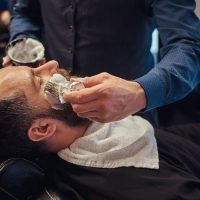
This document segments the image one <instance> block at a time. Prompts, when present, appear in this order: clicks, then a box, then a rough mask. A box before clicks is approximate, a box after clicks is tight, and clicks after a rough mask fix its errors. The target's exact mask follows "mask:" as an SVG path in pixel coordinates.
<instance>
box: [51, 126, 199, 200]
mask: <svg viewBox="0 0 200 200" xmlns="http://www.w3.org/2000/svg"><path fill="white" fill-rule="evenodd" d="M199 135H200V124H192V125H187V126H185V127H184V126H182V127H181V126H180V127H174V128H169V129H166V130H158V129H157V130H156V138H157V142H158V150H159V157H160V169H159V170H152V169H142V168H134V167H127V168H125V167H121V168H115V169H100V168H90V167H82V166H76V165H73V164H70V163H67V162H66V161H63V160H61V159H59V158H58V157H56V158H55V160H53V163H52V164H50V166H52V169H53V171H52V172H51V173H52V174H51V178H52V177H53V181H54V184H53V185H54V186H53V188H54V190H55V191H56V193H57V194H58V196H60V197H61V200H68V199H69V200H133V199H134V200H147V199H154V200H179V199H181V200H199V199H200V154H199V152H200V137H199ZM55 163H56V164H55Z"/></svg>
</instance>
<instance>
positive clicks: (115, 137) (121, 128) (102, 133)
mask: <svg viewBox="0 0 200 200" xmlns="http://www.w3.org/2000/svg"><path fill="white" fill-rule="evenodd" d="M58 155H59V156H60V157H61V158H62V159H64V160H66V161H68V162H70V163H73V164H76V165H81V166H88V167H98V168H116V167H131V166H133V167H138V168H139V167H141V168H149V169H158V168H159V159H158V149H157V143H156V139H155V136H154V129H153V127H152V126H151V124H150V123H149V122H148V121H146V120H145V119H143V118H141V117H139V116H129V117H127V118H125V119H123V120H120V121H116V122H111V123H104V124H103V123H98V122H93V123H92V124H91V125H90V126H89V127H88V129H87V130H86V132H85V134H84V136H83V137H80V138H78V139H77V140H76V141H75V142H74V143H73V144H72V145H70V147H69V148H67V149H64V150H61V151H60V152H58Z"/></svg>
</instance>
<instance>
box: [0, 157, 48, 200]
mask: <svg viewBox="0 0 200 200" xmlns="http://www.w3.org/2000/svg"><path fill="white" fill-rule="evenodd" d="M44 188H45V173H44V171H43V170H42V169H41V168H40V167H39V166H38V165H37V164H36V163H34V162H32V161H29V160H26V159H23V158H12V159H8V160H6V161H4V162H3V163H2V164H1V165H0V199H2V200H10V199H15V200H26V199H32V198H33V197H34V196H37V195H38V194H40V193H41V192H42V191H43V190H44Z"/></svg>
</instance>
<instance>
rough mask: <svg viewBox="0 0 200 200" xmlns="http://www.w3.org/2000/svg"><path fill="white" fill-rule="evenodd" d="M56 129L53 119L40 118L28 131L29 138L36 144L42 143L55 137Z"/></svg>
mask: <svg viewBox="0 0 200 200" xmlns="http://www.w3.org/2000/svg"><path fill="white" fill-rule="evenodd" d="M56 128H57V127H56V124H55V123H54V122H53V119H49V118H39V119H36V120H34V121H33V123H32V124H31V126H30V128H29V129H28V137H29V139H30V140H32V141H35V142H37V141H42V140H45V139H48V138H50V137H51V136H52V135H54V133H55V132H56Z"/></svg>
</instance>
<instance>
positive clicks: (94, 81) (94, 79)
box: [83, 72, 112, 88]
mask: <svg viewBox="0 0 200 200" xmlns="http://www.w3.org/2000/svg"><path fill="white" fill-rule="evenodd" d="M111 76H112V75H110V74H108V73H106V72H103V73H100V74H97V75H94V76H90V77H86V78H85V80H84V82H83V83H84V85H85V87H87V88H89V87H93V86H95V85H98V84H101V83H102V82H103V81H104V80H106V79H108V78H109V77H111Z"/></svg>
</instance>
